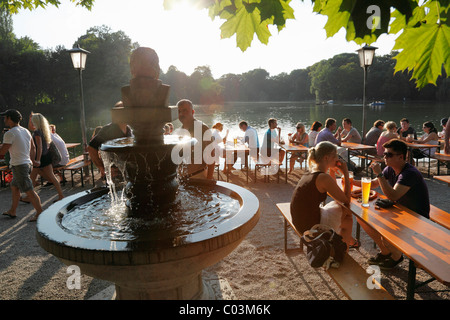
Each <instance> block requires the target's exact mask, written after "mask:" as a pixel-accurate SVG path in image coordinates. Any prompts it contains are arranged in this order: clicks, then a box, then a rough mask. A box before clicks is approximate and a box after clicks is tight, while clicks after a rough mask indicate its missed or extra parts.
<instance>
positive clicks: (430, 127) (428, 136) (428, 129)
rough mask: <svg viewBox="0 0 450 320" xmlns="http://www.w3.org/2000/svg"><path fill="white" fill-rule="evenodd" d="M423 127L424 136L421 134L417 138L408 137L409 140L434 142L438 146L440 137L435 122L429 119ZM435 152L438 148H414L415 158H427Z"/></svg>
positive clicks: (426, 142)
mask: <svg viewBox="0 0 450 320" xmlns="http://www.w3.org/2000/svg"><path fill="white" fill-rule="evenodd" d="M422 129H423V131H424V132H425V133H424V134H423V136H421V137H420V138H419V139H417V140H414V139H410V138H407V141H408V142H419V143H425V144H432V145H436V146H437V145H438V144H439V137H438V134H437V129H436V128H435V126H434V124H433V123H432V122H431V121H427V122H425V123H424V124H423V127H422ZM428 150H429V151H428ZM435 152H436V148H429V149H428V148H422V149H413V158H417V159H421V158H425V157H428V156H432V155H434V153H435Z"/></svg>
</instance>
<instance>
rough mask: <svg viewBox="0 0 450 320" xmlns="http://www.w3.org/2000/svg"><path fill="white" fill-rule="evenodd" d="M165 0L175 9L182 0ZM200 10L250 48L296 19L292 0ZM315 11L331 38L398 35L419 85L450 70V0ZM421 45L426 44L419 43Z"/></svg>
mask: <svg viewBox="0 0 450 320" xmlns="http://www.w3.org/2000/svg"><path fill="white" fill-rule="evenodd" d="M71 1H72V2H74V3H75V4H76V5H80V6H83V7H85V8H87V9H91V8H92V6H93V3H94V0H71ZM179 1H185V0H164V6H165V8H167V9H170V8H171V7H172V6H175V5H176V4H177V2H179ZM190 1H192V3H193V5H195V6H196V7H197V8H200V9H204V8H207V9H208V10H209V16H210V17H211V18H212V19H215V18H220V19H224V20H225V22H224V23H223V24H222V26H221V27H220V29H221V37H222V38H229V37H231V36H233V35H234V34H236V43H237V46H238V47H239V48H241V50H242V51H245V50H246V49H247V48H248V47H249V46H250V45H251V43H252V41H253V37H254V35H255V34H256V36H257V38H258V40H259V41H260V42H262V43H264V44H267V43H268V41H269V37H270V36H271V33H270V31H269V28H268V26H269V25H274V26H276V27H277V29H278V31H281V30H282V29H283V28H284V27H285V25H286V20H287V19H295V16H294V10H293V9H292V7H291V6H290V2H291V0H221V1H218V0H190ZM311 1H312V3H313V4H314V7H313V11H314V12H316V13H319V14H321V15H325V16H327V17H328V21H327V23H326V24H325V30H326V32H327V36H328V37H332V36H334V35H335V34H336V33H337V32H338V31H339V30H340V29H342V28H344V29H345V30H346V32H347V35H346V39H347V41H354V42H356V43H357V44H359V45H362V44H363V43H368V44H370V43H373V42H375V41H376V40H377V38H378V37H379V36H380V35H382V34H398V33H400V32H401V33H400V35H399V36H398V38H397V40H396V44H395V46H394V48H393V49H394V50H399V51H401V52H400V54H398V55H397V56H396V57H395V59H396V61H397V64H396V66H395V71H396V72H403V71H412V78H413V79H415V80H416V85H417V87H418V88H424V87H425V86H426V85H427V84H430V83H432V84H436V81H437V79H438V78H439V77H443V76H446V75H447V73H448V71H449V70H450V59H449V56H450V50H448V48H449V42H450V40H449V39H450V21H449V19H448V18H449V15H450V11H449V3H450V0H423V1H420V2H419V1H418V0H396V1H387V0H373V1H371V2H369V3H368V2H367V1H363V0H328V1H316V0H311ZM59 4H60V1H58V0H0V9H2V8H3V9H7V10H8V12H9V13H10V14H14V13H17V12H18V10H20V9H22V8H25V9H30V10H33V9H35V8H37V7H45V6H47V5H54V6H58V5H59ZM416 43H420V44H421V45H420V46H416Z"/></svg>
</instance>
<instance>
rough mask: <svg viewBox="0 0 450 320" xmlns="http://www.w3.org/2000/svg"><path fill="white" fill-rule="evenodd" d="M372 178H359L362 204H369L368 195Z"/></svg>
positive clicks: (365, 205) (364, 205) (366, 205)
mask: <svg viewBox="0 0 450 320" xmlns="http://www.w3.org/2000/svg"><path fill="white" fill-rule="evenodd" d="M371 181H372V179H370V178H368V177H362V178H361V187H362V206H363V207H368V206H369V196H370V182H371Z"/></svg>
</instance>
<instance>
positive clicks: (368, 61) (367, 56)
mask: <svg viewBox="0 0 450 320" xmlns="http://www.w3.org/2000/svg"><path fill="white" fill-rule="evenodd" d="M376 49H378V48H376V47H371V46H368V45H367V44H366V45H365V46H364V47H362V48H361V49H358V50H356V51H357V52H358V56H359V64H360V65H361V68H363V69H364V89H363V110H362V111H363V123H362V141H363V142H364V140H365V138H366V111H365V110H366V83H367V68H368V67H369V66H371V65H372V62H373V57H374V56H375V50H376Z"/></svg>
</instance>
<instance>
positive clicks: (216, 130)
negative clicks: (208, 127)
mask: <svg viewBox="0 0 450 320" xmlns="http://www.w3.org/2000/svg"><path fill="white" fill-rule="evenodd" d="M212 129H213V130H212V136H213V137H214V141H215V143H217V144H218V147H219V156H220V157H222V158H225V148H224V147H222V143H223V144H225V143H226V142H227V137H228V132H229V131H228V130H227V133H226V134H225V136H224V137H222V134H221V133H222V131H223V124H222V123H220V122H217V123H216V124H214V125H213V126H212ZM217 159H218V158H217ZM227 166H228V170H231V167H233V164H228V165H227ZM223 172H224V173H226V172H227V167H225V168H224V169H223Z"/></svg>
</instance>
